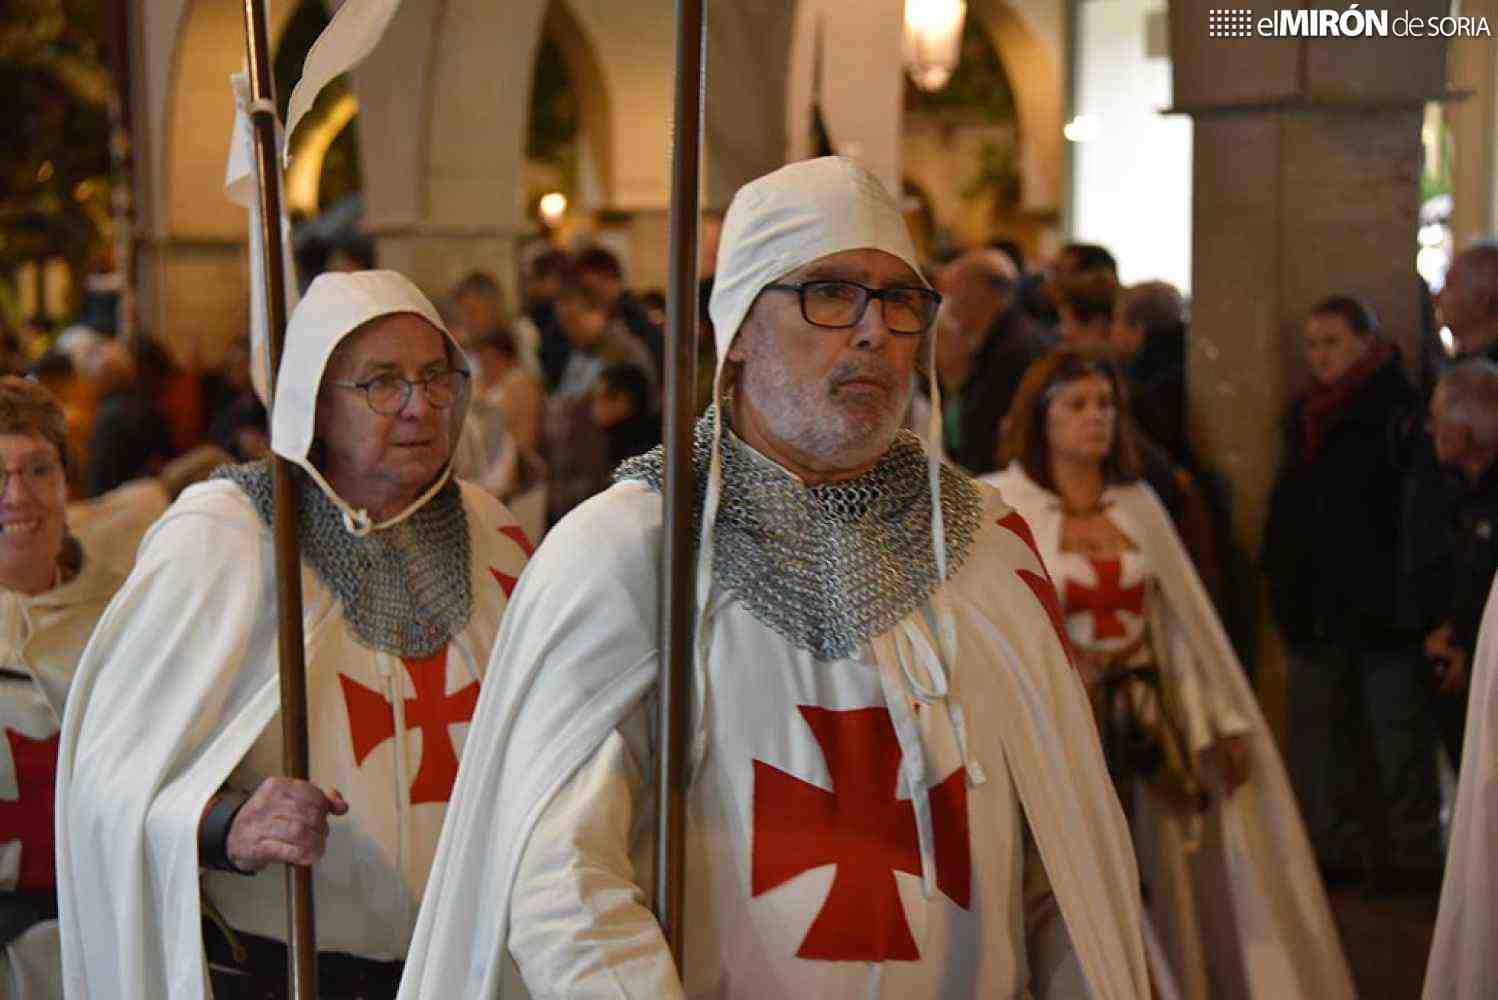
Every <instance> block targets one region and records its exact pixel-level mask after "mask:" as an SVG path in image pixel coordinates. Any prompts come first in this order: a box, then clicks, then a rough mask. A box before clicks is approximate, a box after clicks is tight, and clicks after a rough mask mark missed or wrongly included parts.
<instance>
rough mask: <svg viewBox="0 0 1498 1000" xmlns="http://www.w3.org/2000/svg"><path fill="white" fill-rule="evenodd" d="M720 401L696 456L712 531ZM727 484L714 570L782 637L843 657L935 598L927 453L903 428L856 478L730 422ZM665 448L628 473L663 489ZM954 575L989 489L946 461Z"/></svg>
mask: <svg viewBox="0 0 1498 1000" xmlns="http://www.w3.org/2000/svg"><path fill="white" fill-rule="evenodd" d="M712 419H713V410H712V408H711V407H709V408H708V410H707V413H706V414H705V415H704V416H703V417H702V418H701V419H699V420H698V421H697V425H696V428H695V429H694V432H693V449H692V461H693V467H694V469H695V471H696V488H697V503H696V508H695V510H694V512H693V537H694V538H695V537H700V533H699V529H700V526H701V520H702V509H703V505H704V500H705V497H706V491H707V472H708V460H709V458H710V450H711V448H712V434H713V430H712V428H713V424H712ZM722 440H723V444H722V460H723V492H722V499H721V501H720V507H719V510H718V519H717V524H716V526H715V542H714V552H713V579H714V580H715V581H716V582H717V584H718V585H719V586H721V587H722V588H724V589H725V590H728V591H731V592H732V593H734V594H735V595H737V596H738V597H739V599H741V600H742V601H743V602H744V605H745V606H746V607H747V608H748V610H749V613H750V614H752V615H753V616H754V617H755V618H756V619H757V620H759V621H760V622H761V623H762V624H764V625H765V626H767V627H768V628H770V629H772V630H773V631H775V632H776V633H777V634H779V635H780V636H781V637H782V638H784V639H785V640H787V641H788V642H790V643H791V644H793V645H795V646H796V647H798V648H800V649H804V650H806V651H807V652H809V653H811V654H812V655H813V656H816V657H819V658H821V659H826V660H831V659H841V658H843V657H847V656H851V655H853V654H854V653H855V652H857V651H858V650H859V649H860V648H861V647H862V646H863V645H864V644H865V643H866V642H868V641H869V640H870V639H872V638H873V637H874V636H876V635H878V634H879V633H881V632H883V631H885V630H886V629H888V628H889V627H891V626H892V625H894V624H895V623H896V622H898V621H899V620H900V619H901V618H903V617H905V616H906V615H907V614H909V613H910V612H911V611H914V610H915V609H916V608H918V607H920V606H921V605H923V604H925V603H926V601H927V600H928V599H929V598H930V597H931V595H932V594H933V593H934V592H935V590H936V588H937V586H938V585H939V584H940V582H941V581H940V580H938V579H937V572H936V558H935V553H934V552H933V551H932V544H931V499H930V489H929V485H928V479H927V458H926V453H925V451H923V450H922V448H921V444H920V440H919V439H918V438H917V437H916V436H915V435H914V434H912V433H910V432H909V431H905V430H902V431H900V432H899V434H898V435H897V436H896V438H895V440H894V443H893V444H891V446H890V448H889V450H888V451H887V452H885V453H884V457H883V458H881V459H880V460H879V461H878V463H876V464H875V466H874V467H873V468H872V469H870V470H869V471H868V472H865V473H864V474H863V475H861V476H858V477H856V478H854V479H848V480H843V481H841V482H835V483H824V484H821V485H818V486H807V485H805V484H804V483H802V482H800V481H799V480H798V479H796V478H795V477H794V476H792V475H791V474H790V473H788V472H786V471H785V470H784V469H782V468H781V467H780V466H779V465H777V464H775V463H774V462H772V461H770V460H769V459H767V458H765V457H763V456H762V455H760V454H759V453H757V452H755V451H754V450H753V449H752V448H750V447H749V446H748V445H746V444H744V443H743V441H741V440H740V439H739V438H738V437H737V436H735V435H734V434H733V433H732V431H730V430H729V429H728V427H727V426H726V421H725V427H724V431H723V439H722ZM663 463H664V451H663V450H662V448H660V447H656V448H655V449H653V450H652V451H649V452H647V453H646V454H644V455H641V456H639V457H638V458H633V459H630V460H628V461H626V462H624V463H623V464H622V465H620V466H619V468H618V469H617V470H616V471H615V473H614V478H615V480H616V481H619V482H623V481H626V480H634V481H638V482H642V483H644V484H645V485H646V486H648V487H649V488H651V489H652V490H655V491H657V492H659V491H660V489H661V482H662V479H663V467H664V465H663ZM941 502H942V516H943V523H944V530H945V533H946V547H947V575H948V577H950V576H951V575H952V574H954V573H956V572H957V570H958V569H959V568H961V566H962V564H963V563H964V562H965V561H966V559H967V557H968V555H969V553H970V552H971V551H972V548H973V539H974V537H975V536H976V534H977V529H978V522H979V519H980V516H981V514H982V507H983V498H982V495H981V494H980V493H979V492H978V488H977V486H976V485H975V484H974V483H973V481H972V480H971V479H969V478H968V477H967V476H965V475H963V474H962V473H960V472H958V471H957V470H955V469H952V468H950V467H949V466H947V465H945V464H944V465H943V466H942V469H941Z"/></svg>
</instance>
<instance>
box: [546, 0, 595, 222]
mask: <svg viewBox="0 0 1498 1000" xmlns="http://www.w3.org/2000/svg"><path fill="white" fill-rule="evenodd" d="M541 30H542V32H543V33H544V34H545V35H546V37H547V38H548V39H549V40H550V41H551V43H552V44H553V45H555V46H556V48H557V51H559V52H561V54H562V60H563V61H564V62H565V63H566V65H567V75H568V77H569V78H570V79H571V81H572V87H573V92H574V93H575V95H576V96H577V105H578V115H579V118H580V121H579V129H578V131H579V137H580V142H581V147H582V150H581V152H582V164H581V166H580V168H579V170H578V188H579V190H578V192H577V195H578V197H577V198H576V204H577V205H579V206H580V207H583V208H593V207H598V208H603V207H608V206H610V205H611V204H612V202H613V180H614V119H613V115H612V110H611V106H610V105H611V102H610V100H609V89H608V83H607V81H606V79H605V77H604V72H603V66H602V64H601V63H600V61H599V56H598V49H597V46H596V45H595V44H594V42H593V40H592V38H591V37H590V36H589V34H588V28H587V27H586V26H584V25H583V24H582V23H581V22H580V21H579V20H578V18H577V15H576V14H575V13H574V12H573V10H572V8H571V6H570V5H569V4H568V3H567V0H552V2H551V4H550V5H549V6H548V7H547V10H546V18H545V21H544V22H543V23H542V26H541ZM527 103H529V102H527Z"/></svg>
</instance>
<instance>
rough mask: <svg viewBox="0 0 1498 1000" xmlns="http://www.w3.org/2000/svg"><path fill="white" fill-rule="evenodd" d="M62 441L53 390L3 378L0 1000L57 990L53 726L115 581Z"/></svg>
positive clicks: (40, 998) (48, 997) (34, 998)
mask: <svg viewBox="0 0 1498 1000" xmlns="http://www.w3.org/2000/svg"><path fill="white" fill-rule="evenodd" d="M66 450H67V426H66V418H65V417H64V415H63V411H62V407H61V406H60V405H59V404H58V402H57V400H56V399H54V398H53V397H52V395H51V393H49V392H47V390H46V389H44V388H42V387H41V386H40V385H38V384H36V383H35V382H30V381H27V380H25V379H21V378H15V377H5V378H0V467H3V469H4V472H3V474H0V476H3V478H0V734H3V735H0V1000H54V998H58V1000H60V998H61V997H62V978H61V971H62V969H61V964H62V959H61V954H60V951H59V945H58V933H57V919H56V914H57V893H56V874H55V868H54V865H53V825H52V801H53V782H54V781H55V778H56V773H57V733H58V728H59V726H60V725H61V722H62V710H63V703H64V702H65V701H66V699H67V693H68V685H69V683H70V682H71V681H72V678H73V671H74V669H75V668H76V667H77V666H78V658H79V657H80V656H81V655H82V654H83V648H84V646H85V645H86V644H87V643H88V637H89V635H90V634H91V633H92V632H93V630H94V625H95V624H96V623H97V622H98V620H99V616H100V615H101V614H103V612H104V606H105V604H107V603H108V602H109V598H110V597H111V596H112V595H113V594H114V592H115V591H116V590H117V589H119V586H120V583H121V580H122V578H121V577H120V576H119V575H117V574H116V573H115V572H113V571H112V570H111V569H110V568H109V566H108V564H107V562H106V561H105V560H103V559H99V558H96V557H95V556H94V555H93V553H92V551H90V552H89V554H88V555H87V556H85V554H84V550H83V548H82V547H81V546H80V545H79V543H78V542H77V540H76V539H75V538H74V537H72V536H71V535H70V534H69V533H68V530H67V524H66V521H65V516H64V515H65V502H66V499H67V489H68V487H67V476H66V474H65V465H64V456H65V453H66Z"/></svg>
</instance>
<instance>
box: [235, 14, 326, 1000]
mask: <svg viewBox="0 0 1498 1000" xmlns="http://www.w3.org/2000/svg"><path fill="white" fill-rule="evenodd" d="M265 8H266V4H265V0H244V27H245V46H246V50H247V53H248V58H249V69H250V71H249V77H250V122H251V124H252V125H253V127H254V131H255V167H256V171H257V173H258V175H259V181H260V232H261V237H262V238H261V241H260V246H261V250H262V252H263V253H264V260H263V261H261V263H262V264H263V266H264V274H265V281H266V285H267V287H266V289H265V293H266V294H265V303H266V311H267V312H268V313H269V316H268V317H267V320H268V322H267V331H266V333H267V336H266V353H267V354H268V355H269V357H268V362H269V367H268V368H267V372H268V375H269V377H268V379H267V381H268V383H269V385H268V386H267V393H268V395H269V396H270V401H269V402H270V407H271V409H272V410H273V409H274V407H275V378H276V374H277V372H279V370H280V366H281V347H282V345H283V344H284V343H285V340H286V270H285V260H286V258H285V254H284V251H283V248H282V241H281V157H280V148H279V143H278V142H277V141H276V138H277V137H276V132H277V129H276V124H277V121H276V88H275V83H274V80H273V78H272V76H271V49H270V40H269V34H270V33H269V31H268V30H267V27H266V25H267V23H268V22H267V20H266V9H265ZM271 475H272V478H273V482H274V484H275V493H276V527H275V550H276V617H277V624H278V633H279V634H278V640H279V641H278V644H277V651H278V653H279V659H280V666H281V739H282V741H283V744H284V753H285V770H286V776H287V777H288V778H295V779H298V780H301V781H306V780H308V773H309V767H308V763H309V762H308V758H309V756H310V755H309V753H308V748H307V673H306V663H305V658H304V647H303V644H302V557H301V545H300V541H299V539H298V538H297V485H296V480H295V479H293V478H292V475H291V463H290V462H288V461H287V460H286V459H284V458H282V457H281V456H279V455H276V454H274V453H272V454H271ZM286 940H287V942H288V944H289V948H288V954H287V977H288V982H289V984H290V996H291V997H292V1000H314V998H315V997H316V996H317V943H316V938H315V935H314V929H313V922H312V869H311V868H310V867H308V866H306V865H287V866H286Z"/></svg>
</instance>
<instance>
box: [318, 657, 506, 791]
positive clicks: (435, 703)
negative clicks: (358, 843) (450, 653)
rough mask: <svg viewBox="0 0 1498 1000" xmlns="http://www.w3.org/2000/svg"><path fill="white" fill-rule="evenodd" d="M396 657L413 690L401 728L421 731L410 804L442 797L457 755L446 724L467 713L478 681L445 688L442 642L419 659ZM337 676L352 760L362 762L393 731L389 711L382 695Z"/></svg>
mask: <svg viewBox="0 0 1498 1000" xmlns="http://www.w3.org/2000/svg"><path fill="white" fill-rule="evenodd" d="M401 662H402V663H404V664H405V665H406V673H408V674H410V676H411V686H412V687H413V688H415V690H416V697H414V698H407V699H405V709H406V728H407V729H419V730H421V766H420V767H419V768H418V769H417V771H416V778H415V780H413V781H412V782H411V804H412V805H420V804H421V803H423V802H447V801H448V800H449V799H451V798H452V793H453V782H454V781H456V780H457V777H458V754H457V752H456V751H455V750H454V749H453V740H452V734H451V732H449V730H448V727H449V726H451V725H452V724H453V723H456V722H468V721H469V720H471V719H472V718H473V709H474V706H475V705H476V704H478V700H479V685H478V681H474V682H473V683H471V684H469V685H468V686H467V687H464V688H461V689H459V690H457V691H454V692H452V693H451V694H449V693H448V692H447V647H446V646H443V647H442V648H441V649H440V650H438V651H437V652H436V653H434V654H433V655H431V656H428V657H426V658H425V659H420V660H418V659H407V658H405V657H402V658H401ZM338 681H339V683H340V684H342V685H343V700H344V703H345V704H346V705H347V706H348V721H349V735H350V736H351V737H352V739H353V743H354V763H355V764H363V763H364V758H366V757H368V756H369V755H370V754H371V753H373V752H374V749H375V747H377V746H379V745H380V744H381V743H384V742H385V741H386V740H388V739H391V738H393V737H394V736H395V710H394V709H393V708H392V707H391V705H390V702H388V701H386V700H385V698H384V696H383V695H381V694H380V693H379V692H377V691H371V690H370V689H369V688H367V687H365V686H364V685H363V684H360V683H359V682H358V681H355V680H351V679H350V678H348V677H347V676H345V675H343V674H339V675H338Z"/></svg>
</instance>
